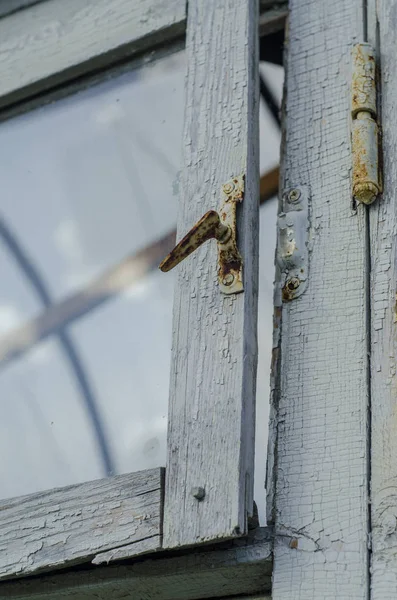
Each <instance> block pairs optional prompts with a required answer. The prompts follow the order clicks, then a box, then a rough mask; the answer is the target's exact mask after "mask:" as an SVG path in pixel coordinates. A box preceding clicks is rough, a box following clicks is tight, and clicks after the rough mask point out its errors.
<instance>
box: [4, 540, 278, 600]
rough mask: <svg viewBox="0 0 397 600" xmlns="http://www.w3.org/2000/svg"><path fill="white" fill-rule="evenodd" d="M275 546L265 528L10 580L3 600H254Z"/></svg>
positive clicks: (262, 590)
mask: <svg viewBox="0 0 397 600" xmlns="http://www.w3.org/2000/svg"><path fill="white" fill-rule="evenodd" d="M271 549H272V544H271V540H270V537H269V533H268V531H267V530H266V529H264V528H262V529H258V530H256V531H255V532H254V533H253V532H251V534H250V536H249V537H248V538H247V539H246V540H242V539H239V540H237V541H235V542H232V543H231V544H229V547H220V548H216V547H214V548H203V549H202V551H201V552H190V553H188V554H185V555H184V556H174V557H164V555H162V556H161V555H157V556H155V557H153V558H150V559H145V560H143V559H140V560H139V561H135V562H133V563H130V564H128V563H124V564H120V565H109V566H107V567H96V568H91V569H84V570H76V571H73V572H70V571H69V572H68V573H58V574H53V575H46V576H40V577H35V578H22V579H18V580H14V581H12V582H4V583H2V585H1V586H0V598H1V600H3V599H4V598H18V599H20V600H22V599H26V600H28V599H29V600H34V599H37V600H66V599H68V600H108V599H109V598H111V599H112V600H153V599H154V598H156V600H195V599H197V598H220V597H224V596H229V595H230V596H233V597H235V596H237V595H239V594H244V598H245V595H246V594H247V595H249V594H256V596H254V599H252V600H260V599H262V598H267V596H266V592H268V591H269V589H270V582H271V569H272V563H271ZM258 594H259V596H258ZM262 594H264V595H263V596H262ZM241 600H243V599H241Z"/></svg>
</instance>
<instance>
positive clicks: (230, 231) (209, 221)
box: [159, 175, 244, 294]
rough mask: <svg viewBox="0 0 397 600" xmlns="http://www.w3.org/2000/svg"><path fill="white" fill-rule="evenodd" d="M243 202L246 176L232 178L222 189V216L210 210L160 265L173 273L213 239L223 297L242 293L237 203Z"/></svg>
mask: <svg viewBox="0 0 397 600" xmlns="http://www.w3.org/2000/svg"><path fill="white" fill-rule="evenodd" d="M243 198H244V175H239V176H238V177H233V178H232V179H230V181H227V182H226V183H224V184H223V186H222V201H221V207H220V210H219V213H218V212H217V211H216V210H210V211H208V212H207V213H205V215H204V216H203V217H201V219H200V220H199V221H198V222H197V223H196V224H195V225H194V226H193V227H192V229H191V230H190V231H189V232H188V233H187V234H186V235H185V237H184V238H182V240H181V241H180V242H179V243H178V244H177V245H176V246H175V248H174V249H173V250H171V252H170V253H169V254H168V256H166V258H165V259H164V260H163V261H162V263H161V264H160V267H159V268H160V269H161V270H162V271H165V272H166V271H170V270H171V269H173V268H174V267H176V265H177V264H179V263H180V262H181V261H182V260H184V259H185V258H187V257H188V256H189V254H191V253H192V252H194V251H195V250H197V248H198V247H199V246H201V244H203V243H204V242H206V241H207V240H210V239H216V241H217V242H218V282H219V287H220V290H221V292H223V293H224V294H237V293H239V292H242V291H243V289H244V288H243V260H242V257H241V254H240V252H239V250H238V248H237V222H236V210H237V203H239V202H242V200H243Z"/></svg>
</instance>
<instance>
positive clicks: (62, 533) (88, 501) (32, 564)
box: [0, 469, 164, 596]
mask: <svg viewBox="0 0 397 600" xmlns="http://www.w3.org/2000/svg"><path fill="white" fill-rule="evenodd" d="M163 475H164V473H163V469H150V470H148V471H139V472H137V473H132V474H128V475H117V476H115V477H108V478H106V479H98V480H96V481H90V482H87V483H82V484H79V485H72V486H68V487H63V488H58V489H52V490H49V491H45V492H39V493H36V494H30V495H28V496H19V497H18V498H11V499H6V500H1V501H0V579H9V578H14V577H18V576H22V575H33V574H37V573H40V572H42V571H50V570H54V569H59V568H66V567H70V566H72V565H77V564H80V563H90V562H91V561H93V560H94V559H95V556H97V555H98V554H100V553H102V552H105V551H110V550H112V549H116V548H120V547H122V546H126V545H128V547H129V556H133V555H138V554H143V553H147V552H153V551H155V550H157V549H158V548H160V545H161V510H162V504H161V503H162V496H163ZM2 590H3V584H2V586H1V591H0V596H1V594H2Z"/></svg>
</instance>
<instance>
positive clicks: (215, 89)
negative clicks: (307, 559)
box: [164, 0, 259, 548]
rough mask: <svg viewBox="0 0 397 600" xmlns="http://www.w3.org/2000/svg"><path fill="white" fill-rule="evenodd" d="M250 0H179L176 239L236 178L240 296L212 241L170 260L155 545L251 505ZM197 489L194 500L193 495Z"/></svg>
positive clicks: (253, 72) (219, 535) (253, 27)
mask: <svg viewBox="0 0 397 600" xmlns="http://www.w3.org/2000/svg"><path fill="white" fill-rule="evenodd" d="M258 15H259V10H258V4H257V2H256V1H255V0H253V1H251V2H244V1H239V2H230V1H229V0H220V1H219V2H216V3H214V2H213V0H189V11H188V23H187V37H186V49H185V52H186V62H187V64H188V66H189V68H188V73H187V84H186V110H185V126H184V143H183V150H184V151H183V165H182V177H181V199H182V200H181V202H180V203H179V216H178V238H181V237H182V236H183V235H185V233H186V232H187V231H189V229H190V228H191V227H192V226H193V225H194V224H195V223H196V222H197V221H198V220H199V219H200V218H201V217H202V216H203V214H204V213H205V212H206V211H208V210H209V209H215V210H219V208H220V206H219V204H220V198H221V192H222V185H223V184H224V183H226V182H227V181H228V180H229V179H230V178H231V177H237V176H241V175H243V176H244V177H245V195H244V200H243V202H242V203H241V205H240V206H239V208H238V239H239V242H238V243H239V249H240V252H241V254H242V257H243V262H244V293H242V294H234V295H230V296H227V295H224V294H222V293H221V292H220V289H219V285H218V282H217V249H216V244H210V243H208V244H205V245H203V246H202V247H201V248H199V250H197V251H196V252H195V253H194V254H193V255H192V256H191V257H189V259H188V260H185V261H183V262H182V263H181V264H180V265H179V266H178V273H177V281H176V283H175V297H174V319H173V343H172V348H173V352H172V358H171V365H172V366H171V381H170V402H169V421H168V422H169V426H168V454H167V468H166V491H165V499H164V546H165V547H167V548H175V547H178V546H186V545H192V544H197V543H200V542H208V541H210V540H216V539H219V540H221V539H227V538H230V537H234V536H238V535H243V534H244V533H245V532H246V531H247V515H250V514H252V509H253V497H252V496H253V469H254V420H255V419H254V413H255V388H256V364H257V331H256V321H257V292H258V221H259V214H258V213H259V176H258V173H259V164H258V159H259V116H258V108H259V85H258V77H259V69H258V64H259V60H258ZM196 487H202V488H205V490H206V493H205V497H204V498H203V499H202V500H200V501H198V500H197V498H196V497H195V496H194V494H193V493H192V490H193V489H194V488H196Z"/></svg>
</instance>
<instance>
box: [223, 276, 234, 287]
mask: <svg viewBox="0 0 397 600" xmlns="http://www.w3.org/2000/svg"><path fill="white" fill-rule="evenodd" d="M233 281H234V275H233V273H227V275H225V276H224V278H223V279H222V283H223V285H227V286H229V285H232V283H233Z"/></svg>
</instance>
